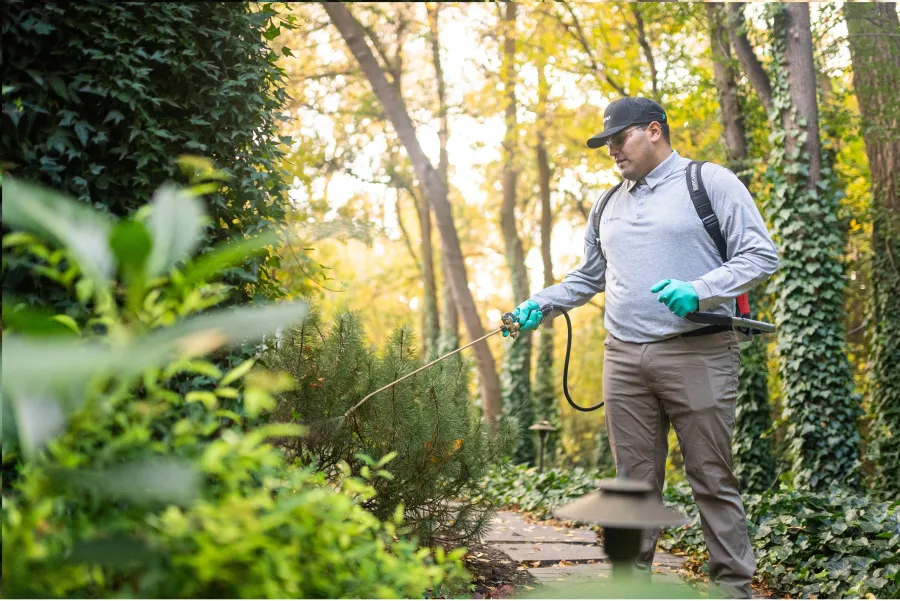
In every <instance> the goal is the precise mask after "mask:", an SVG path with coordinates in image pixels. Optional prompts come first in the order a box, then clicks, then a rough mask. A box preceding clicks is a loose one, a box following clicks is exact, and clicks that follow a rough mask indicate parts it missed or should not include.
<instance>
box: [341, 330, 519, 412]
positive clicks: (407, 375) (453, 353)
mask: <svg viewBox="0 0 900 601" xmlns="http://www.w3.org/2000/svg"><path fill="white" fill-rule="evenodd" d="M502 321H503V325H502V326H500V327H499V328H497V329H496V330H494V331H493V332H491V333H490V334H485V335H484V336H482V337H481V338H479V339H478V340H473V341H472V342H470V343H469V344H467V345H466V346H461V347H459V348H458V349H456V350H455V351H450V352H449V353H447V354H446V355H443V356H441V357H438V358H437V359H435V360H434V361H432V362H431V363H429V364H428V365H423V366H422V367H420V368H419V369H417V370H416V371H412V372H410V373H408V374H406V375H405V376H403V377H402V378H400V379H397V380H394V381H393V382H391V383H390V384H387V385H385V386H382V387H381V388H379V389H378V390H376V391H375V392H372V393H369V394H368V395H366V397H365V398H363V400H361V401H360V402H358V403H357V404H355V405H353V406H352V407H350V408H349V409H347V412H346V413H344V419H347V418H348V417H350V416H351V415H353V414H354V413H355V412H356V410H357V409H359V408H360V407H362V406H363V404H365V402H366V401H368V400H369V399H371V398H372V397H373V396H375V395H376V394H378V393H379V392H381V391H383V390H387V389H388V388H390V387H391V386H395V385H396V384H399V383H400V382H402V381H403V380H405V379H406V378H409V377H411V376H414V375H416V374H417V373H419V372H420V371H422V370H425V369H428V368H429V367H431V366H432V365H434V364H435V363H440V362H441V361H443V360H444V359H446V358H448V357H450V356H452V355H455V354H456V353H458V352H460V351H463V350H465V349H467V348H469V347H470V346H472V345H473V344H478V343H479V342H481V341H482V340H485V339H487V338H490V337H491V336H493V335H494V334H499V333H500V332H504V331H507V332H509V335H510V336H512V337H513V338H515V337H516V336H517V335H518V333H519V322H517V321H516V320H515V318H513V316H512V314H511V313H504V314H503V317H502Z"/></svg>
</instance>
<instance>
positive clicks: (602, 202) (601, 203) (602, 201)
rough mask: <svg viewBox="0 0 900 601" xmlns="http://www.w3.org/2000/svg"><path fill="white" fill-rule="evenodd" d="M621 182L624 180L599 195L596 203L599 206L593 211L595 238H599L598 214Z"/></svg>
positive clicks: (619, 186) (601, 212) (620, 185)
mask: <svg viewBox="0 0 900 601" xmlns="http://www.w3.org/2000/svg"><path fill="white" fill-rule="evenodd" d="M623 183H625V182H624V180H623V181H621V182H619V183H618V184H616V185H615V186H613V187H612V188H610V189H609V190H607V191H606V194H604V195H603V196H601V197H600V201H599V202H598V203H597V204H598V205H599V206H598V207H597V210H596V212H594V231H595V232H596V233H597V240H600V216H601V215H603V209H605V208H606V204H607V203H608V202H609V199H610V198H612V195H613V194H615V193H616V190H618V189H619V188H621V187H622V184H623Z"/></svg>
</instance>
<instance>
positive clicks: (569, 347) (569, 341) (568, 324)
mask: <svg viewBox="0 0 900 601" xmlns="http://www.w3.org/2000/svg"><path fill="white" fill-rule="evenodd" d="M557 311H559V312H560V313H562V314H563V317H565V318H566V328H568V330H569V337H568V338H567V339H566V362H565V363H564V364H563V392H564V393H565V395H566V400H567V401H569V404H570V405H571V406H572V409H575V410H577V411H584V412H585V413H587V412H588V411H596V410H597V409H599V408H600V407H602V406H603V401H600V402H599V403H597V404H596V405H594V406H592V407H582V406H580V405H576V404H575V401H573V400H572V397H570V396H569V354H570V353H571V352H572V320H571V319H569V314H568V313H566V310H565V309H557Z"/></svg>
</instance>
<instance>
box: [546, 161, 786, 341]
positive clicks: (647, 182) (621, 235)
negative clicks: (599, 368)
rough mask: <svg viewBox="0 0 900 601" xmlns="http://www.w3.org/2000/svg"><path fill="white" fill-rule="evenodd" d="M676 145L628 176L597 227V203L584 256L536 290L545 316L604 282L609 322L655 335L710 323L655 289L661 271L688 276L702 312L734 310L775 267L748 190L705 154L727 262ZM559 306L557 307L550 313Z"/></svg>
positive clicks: (635, 335)
mask: <svg viewBox="0 0 900 601" xmlns="http://www.w3.org/2000/svg"><path fill="white" fill-rule="evenodd" d="M689 163H690V160H689V159H685V158H682V157H680V156H679V155H678V153H676V152H674V151H673V152H672V154H671V155H670V156H669V157H668V158H666V159H665V160H664V161H663V162H662V163H660V164H659V165H658V166H657V167H656V169H654V170H653V171H651V172H650V173H649V174H648V175H647V176H646V177H645V178H643V180H640V181H638V182H632V181H627V180H626V181H625V183H624V184H622V186H621V187H620V188H619V190H618V191H617V192H616V193H615V194H613V195H612V197H610V199H609V202H608V203H607V205H606V208H605V209H604V211H603V215H602V216H601V219H600V240H599V241H598V240H597V233H596V231H594V228H593V223H594V212H595V211H597V210H598V208H599V207H598V204H599V203H595V204H594V208H593V209H592V210H591V214H590V215H589V216H588V225H587V229H586V231H585V235H584V262H583V263H582V264H581V265H580V266H579V267H578V268H576V269H575V270H573V271H571V272H570V273H569V274H568V275H566V277H565V279H563V281H562V282H560V283H559V284H556V285H553V286H550V287H549V288H545V289H544V290H541V291H540V292H538V293H536V294H534V295H533V296H532V297H531V299H532V300H534V301H536V302H537V303H538V306H540V307H541V310H542V311H543V312H544V314H545V319H550V318H552V316H550V315H548V314H547V313H548V309H549V307H550V306H552V307H554V308H563V309H566V310H569V309H572V308H574V307H579V306H581V305H583V304H585V303H586V302H588V300H590V299H591V297H593V296H594V295H595V294H597V293H598V292H603V291H604V290H605V291H606V315H605V318H604V324H605V326H606V330H607V331H608V332H609V333H611V334H612V335H613V336H615V337H616V338H618V339H620V340H624V341H627V342H638V343H645V342H655V341H659V340H665V339H666V338H671V337H673V336H677V335H679V334H683V333H685V332H689V331H691V330H696V329H698V328H701V327H704V326H703V325H702V324H697V323H694V322H691V321H688V320H687V319H684V318H682V317H678V316H677V315H675V314H674V313H672V312H671V311H670V310H669V309H668V307H666V305H665V304H663V303H660V302H658V301H657V300H656V298H657V296H658V295H657V294H654V293H652V292H650V288H651V287H652V286H653V285H654V284H655V283H657V282H658V281H660V280H664V279H667V278H668V279H677V280H683V281H685V282H689V283H690V284H691V285H692V286H693V287H694V289H695V290H696V291H697V295H698V296H699V298H700V308H699V310H700V311H709V312H713V313H721V314H725V315H732V314H733V313H734V299H735V298H736V297H737V296H739V295H741V294H742V293H744V292H747V291H748V290H750V289H751V288H753V287H754V286H756V285H757V284H759V283H761V282H762V281H764V280H765V279H766V278H768V277H769V276H770V275H772V274H773V273H774V272H775V269H776V268H777V267H778V253H777V251H776V250H775V245H774V244H773V243H772V239H771V237H770V236H769V232H768V231H767V230H766V226H765V223H764V222H763V219H762V216H761V215H760V214H759V210H758V209H757V208H756V204H755V203H754V202H753V198H752V197H751V196H750V193H749V192H748V191H747V189H746V188H745V187H744V185H743V184H742V183H741V181H740V180H739V179H738V178H737V177H736V176H735V175H734V174H733V173H732V172H731V171H729V170H728V169H725V168H724V167H720V166H719V165H714V164H712V163H705V164H704V165H703V167H702V169H701V176H702V179H703V183H704V186H705V188H706V191H707V194H709V198H710V201H711V202H712V207H713V210H714V211H715V213H716V216H717V217H718V219H719V225H720V228H721V230H722V235H723V236H724V237H725V240H726V241H727V243H728V261H727V262H726V263H724V264H723V263H722V259H721V257H720V255H719V251H718V250H717V249H716V245H715V243H714V242H713V240H712V238H711V237H710V236H709V234H708V233H707V232H706V230H705V229H704V228H703V223H702V222H701V221H700V218H699V217H698V215H697V211H696V209H695V208H694V205H693V203H692V202H691V197H690V193H689V192H688V187H687V183H686V182H685V175H684V172H685V169H686V168H687V166H688V164H689ZM553 315H554V316H555V315H556V314H555V313H554V314H553Z"/></svg>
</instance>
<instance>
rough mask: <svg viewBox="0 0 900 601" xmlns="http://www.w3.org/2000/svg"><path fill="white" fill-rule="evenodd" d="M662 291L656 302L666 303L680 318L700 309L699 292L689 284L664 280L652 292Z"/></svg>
mask: <svg viewBox="0 0 900 601" xmlns="http://www.w3.org/2000/svg"><path fill="white" fill-rule="evenodd" d="M660 290H662V293H661V294H660V295H659V296H658V297H657V298H656V300H658V301H659V302H661V303H665V304H666V306H667V307H668V308H669V310H670V311H672V313H674V314H675V315H677V316H678V317H684V316H685V315H687V314H688V313H693V312H694V311H696V310H697V309H698V308H699V307H700V297H698V296H697V291H696V290H694V287H693V286H691V285H690V284H688V283H687V282H682V281H681V280H662V281H659V282H656V284H654V285H653V288H651V289H650V292H653V293H656V292H659V291H660Z"/></svg>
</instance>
